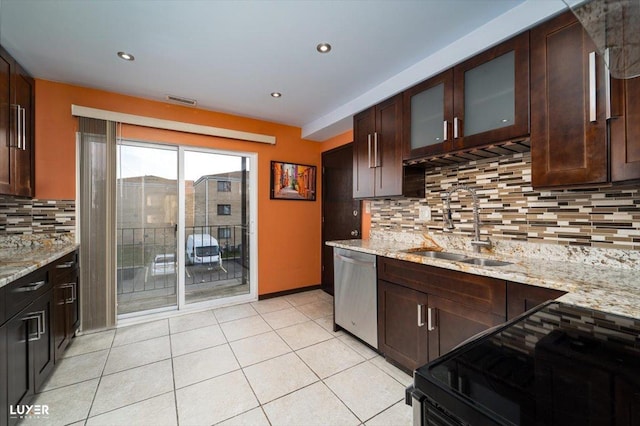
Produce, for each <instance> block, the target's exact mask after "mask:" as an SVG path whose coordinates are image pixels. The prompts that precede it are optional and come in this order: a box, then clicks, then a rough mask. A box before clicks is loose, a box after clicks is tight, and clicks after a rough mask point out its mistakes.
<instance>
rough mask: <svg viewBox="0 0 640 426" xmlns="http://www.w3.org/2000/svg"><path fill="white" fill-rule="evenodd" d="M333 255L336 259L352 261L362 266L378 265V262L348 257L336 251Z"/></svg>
mask: <svg viewBox="0 0 640 426" xmlns="http://www.w3.org/2000/svg"><path fill="white" fill-rule="evenodd" d="M333 256H334V257H335V258H336V259H340V260H341V261H343V262H346V263H352V264H354V265H361V266H372V267H374V268H375V267H376V262H364V261H362V260H357V259H352V258H350V257H346V256H343V255H341V254H338V253H334V255H333Z"/></svg>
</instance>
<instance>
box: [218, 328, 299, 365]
mask: <svg viewBox="0 0 640 426" xmlns="http://www.w3.org/2000/svg"><path fill="white" fill-rule="evenodd" d="M230 345H231V349H233V353H234V354H235V355H236V358H237V359H238V362H239V363H240V365H241V366H242V367H246V366H248V365H252V364H257V363H259V362H262V361H266V360H268V359H271V358H275V357H277V356H280V355H284V354H286V353H288V352H291V349H290V348H289V346H287V344H286V343H285V342H284V340H282V339H281V338H280V336H278V335H277V334H276V333H275V332H273V331H272V332H270V333H265V334H260V335H258V336H253V337H248V338H246V339H242V340H236V341H235V342H231V343H230Z"/></svg>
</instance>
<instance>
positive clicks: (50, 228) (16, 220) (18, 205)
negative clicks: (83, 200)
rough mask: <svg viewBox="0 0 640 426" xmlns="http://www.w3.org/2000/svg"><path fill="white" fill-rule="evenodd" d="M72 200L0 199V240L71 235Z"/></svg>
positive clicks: (73, 219)
mask: <svg viewBox="0 0 640 426" xmlns="http://www.w3.org/2000/svg"><path fill="white" fill-rule="evenodd" d="M75 229H76V202H75V200H37V199H32V200H28V199H20V198H12V197H0V236H12V235H38V234H59V233H73V232H75Z"/></svg>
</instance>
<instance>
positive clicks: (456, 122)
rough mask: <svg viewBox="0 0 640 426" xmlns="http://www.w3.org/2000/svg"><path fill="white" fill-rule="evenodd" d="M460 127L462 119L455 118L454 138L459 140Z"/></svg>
mask: <svg viewBox="0 0 640 426" xmlns="http://www.w3.org/2000/svg"><path fill="white" fill-rule="evenodd" d="M459 126H460V119H459V118H458V117H453V138H454V139H458V138H459V137H460V130H459V129H458V127H459Z"/></svg>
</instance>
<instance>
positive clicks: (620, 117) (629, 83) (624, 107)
mask: <svg viewBox="0 0 640 426" xmlns="http://www.w3.org/2000/svg"><path fill="white" fill-rule="evenodd" d="M612 88H613V93H612V94H613V106H614V107H615V108H616V109H617V111H614V116H613V119H612V120H611V181H612V182H623V181H628V180H637V179H640V77H636V78H632V79H629V80H612Z"/></svg>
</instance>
